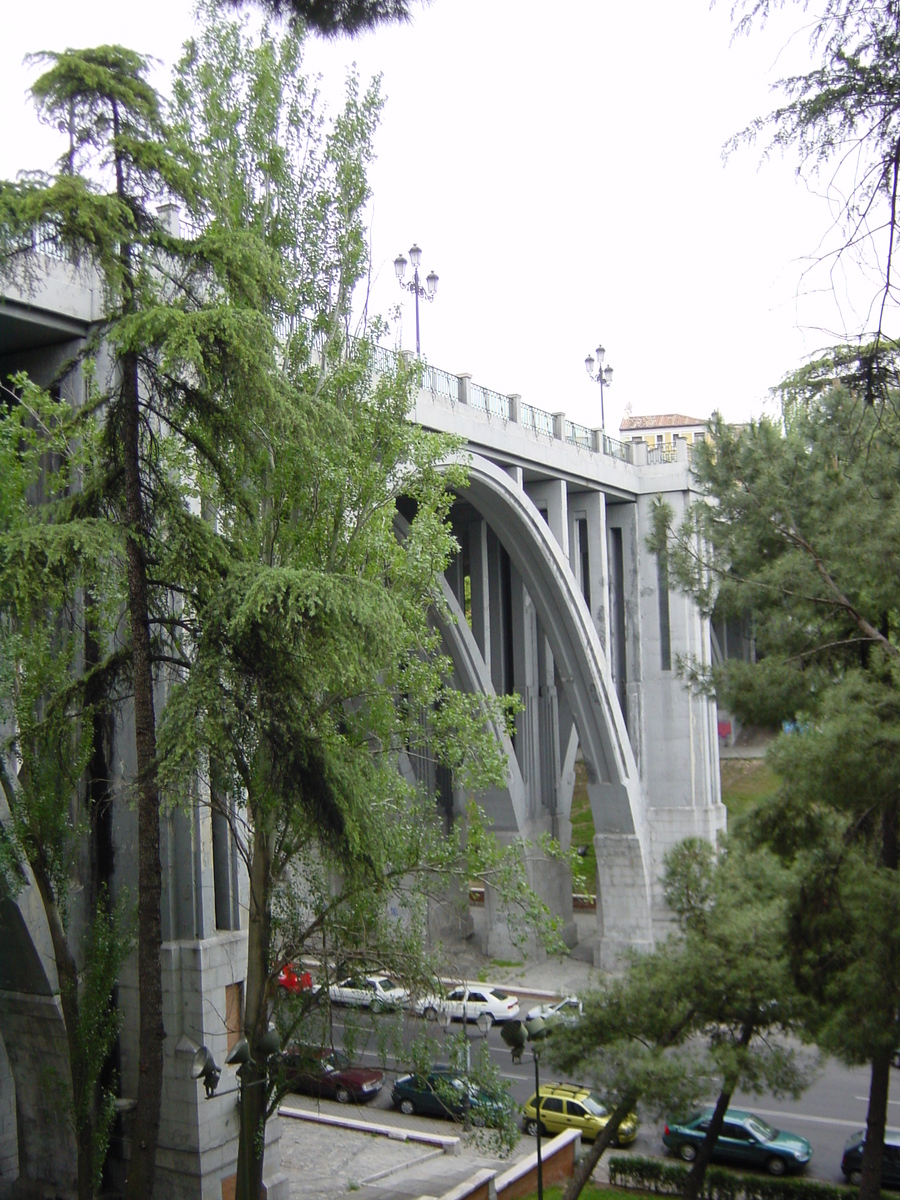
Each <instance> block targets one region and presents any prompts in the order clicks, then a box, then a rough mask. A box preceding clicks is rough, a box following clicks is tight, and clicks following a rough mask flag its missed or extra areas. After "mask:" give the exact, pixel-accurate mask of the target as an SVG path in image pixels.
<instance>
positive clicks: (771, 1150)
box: [663, 1108, 812, 1175]
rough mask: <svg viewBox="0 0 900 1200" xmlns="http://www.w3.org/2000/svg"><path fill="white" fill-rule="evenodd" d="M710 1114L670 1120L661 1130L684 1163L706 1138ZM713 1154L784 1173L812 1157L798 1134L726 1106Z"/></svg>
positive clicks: (737, 1163)
mask: <svg viewBox="0 0 900 1200" xmlns="http://www.w3.org/2000/svg"><path fill="white" fill-rule="evenodd" d="M712 1115H713V1110H712V1109H711V1108H704V1109H703V1110H702V1112H696V1113H694V1114H693V1115H692V1116H690V1117H688V1119H687V1120H686V1121H670V1122H669V1124H668V1125H666V1127H665V1130H664V1132H663V1143H664V1144H665V1145H666V1146H668V1147H669V1149H670V1150H674V1151H675V1153H676V1154H678V1155H680V1156H681V1157H682V1158H683V1159H684V1160H685V1162H693V1161H694V1159H695V1158H696V1157H697V1150H698V1149H699V1147H700V1145H701V1144H702V1142H703V1140H704V1138H705V1137H706V1131H707V1129H708V1128H709V1123H710V1121H711V1120H712ZM712 1157H713V1159H714V1161H715V1162H724V1163H730V1164H731V1165H732V1166H735V1167H747V1168H749V1169H750V1170H757V1171H758V1170H762V1171H768V1172H769V1174H770V1175H785V1174H787V1172H788V1171H802V1170H803V1169H804V1168H805V1166H806V1164H807V1163H808V1162H809V1160H810V1159H811V1158H812V1146H810V1144H809V1142H808V1141H807V1140H806V1138H805V1137H800V1135H799V1134H797V1133H788V1131H787V1130H786V1129H774V1128H773V1127H772V1126H771V1125H770V1124H769V1123H768V1121H764V1120H763V1119H762V1117H757V1116H754V1115H753V1113H749V1112H742V1111H741V1110H740V1109H737V1108H729V1109H728V1110H727V1112H726V1113H725V1120H724V1121H723V1122H722V1132H721V1133H720V1134H719V1136H718V1138H717V1140H716V1144H715V1146H714V1147H713V1152H712Z"/></svg>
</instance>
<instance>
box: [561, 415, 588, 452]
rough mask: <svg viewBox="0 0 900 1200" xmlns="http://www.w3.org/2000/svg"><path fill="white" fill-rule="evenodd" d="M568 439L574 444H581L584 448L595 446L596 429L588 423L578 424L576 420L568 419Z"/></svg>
mask: <svg viewBox="0 0 900 1200" xmlns="http://www.w3.org/2000/svg"><path fill="white" fill-rule="evenodd" d="M566 441H567V442H569V443H570V444H571V445H572V446H581V447H582V449H584V450H592V449H593V447H594V431H593V430H592V429H588V427H587V426H586V425H576V424H575V422H574V421H566Z"/></svg>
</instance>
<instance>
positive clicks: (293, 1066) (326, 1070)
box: [282, 1046, 384, 1104]
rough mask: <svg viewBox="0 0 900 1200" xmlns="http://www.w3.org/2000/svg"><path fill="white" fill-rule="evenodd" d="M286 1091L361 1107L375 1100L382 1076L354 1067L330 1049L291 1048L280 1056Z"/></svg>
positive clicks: (339, 1052)
mask: <svg viewBox="0 0 900 1200" xmlns="http://www.w3.org/2000/svg"><path fill="white" fill-rule="evenodd" d="M282 1069H283V1071H284V1077H285V1081H286V1082H287V1087H288V1090H289V1091H291V1092H305V1093H306V1094H307V1095H310V1096H322V1097H325V1098H327V1099H331V1100H337V1102H338V1103H339V1104H346V1103H347V1102H348V1101H350V1100H355V1101H356V1102H357V1103H362V1102H364V1101H366V1100H371V1099H372V1097H373V1096H377V1095H378V1093H379V1092H380V1091H381V1088H382V1085H383V1084H384V1075H383V1074H382V1072H381V1071H376V1070H375V1069H374V1068H373V1067H354V1066H353V1065H352V1063H351V1062H350V1059H349V1058H348V1057H347V1055H346V1054H345V1053H344V1052H343V1050H332V1049H331V1048H330V1047H329V1046H325V1047H324V1048H316V1047H315V1046H291V1047H290V1048H289V1049H288V1050H286V1051H285V1052H284V1054H283V1055H282Z"/></svg>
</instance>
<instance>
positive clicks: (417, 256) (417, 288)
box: [394, 242, 438, 358]
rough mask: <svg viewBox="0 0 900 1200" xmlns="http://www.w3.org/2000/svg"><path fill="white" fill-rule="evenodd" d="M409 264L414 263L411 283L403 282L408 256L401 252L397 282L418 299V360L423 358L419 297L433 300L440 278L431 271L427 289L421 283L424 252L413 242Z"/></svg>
mask: <svg viewBox="0 0 900 1200" xmlns="http://www.w3.org/2000/svg"><path fill="white" fill-rule="evenodd" d="M408 261H409V262H411V263H412V269H413V277H412V279H411V280H410V281H409V283H404V282H403V276H404V275H405V274H406V263H407V258H406V255H405V254H403V252H402V251H401V253H400V254H398V255H397V257H396V258H395V259H394V270H395V271H396V272H397V282H398V283H399V284H400V286H401V287H402V288H405V289H406V291H408V292H412V294H413V295H414V296H415V298H416V358H419V357H420V356H421V353H422V351H421V348H420V344H419V297H420V296H421V298H422V299H423V300H433V299H434V294H435V292H436V291H437V285H438V277H437V275H436V274H435V273H434V271H429V272H428V275H427V276H426V277H425V287H422V285H421V283H419V263H420V262H421V261H422V251H421V250H420V249H419V247H418V246H417V245H416V244H415V242H413V244H412V245H411V246H410V248H409V260H408Z"/></svg>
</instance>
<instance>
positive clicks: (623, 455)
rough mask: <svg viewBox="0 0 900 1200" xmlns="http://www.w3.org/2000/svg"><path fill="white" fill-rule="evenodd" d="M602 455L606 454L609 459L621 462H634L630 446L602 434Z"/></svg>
mask: <svg viewBox="0 0 900 1200" xmlns="http://www.w3.org/2000/svg"><path fill="white" fill-rule="evenodd" d="M602 441H603V453H604V454H608V455H609V457H610V458H618V459H620V460H621V461H622V462H628V463H630V462H634V455H633V451H632V449H631V446H630V445H629V444H628V442H620V441H618V440H617V439H616V438H611V437H607V436H606V434H605V433H604V434H603V437H602Z"/></svg>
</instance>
